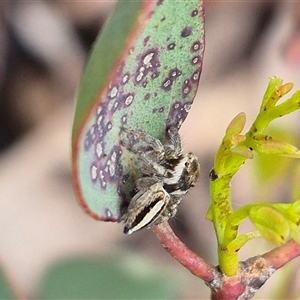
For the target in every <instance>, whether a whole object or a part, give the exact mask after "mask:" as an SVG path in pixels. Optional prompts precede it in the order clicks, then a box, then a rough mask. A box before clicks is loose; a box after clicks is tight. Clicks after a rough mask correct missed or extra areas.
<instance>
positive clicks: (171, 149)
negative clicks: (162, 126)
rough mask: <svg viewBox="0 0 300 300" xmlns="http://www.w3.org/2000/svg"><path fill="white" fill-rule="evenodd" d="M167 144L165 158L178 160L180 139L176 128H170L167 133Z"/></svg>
mask: <svg viewBox="0 0 300 300" xmlns="http://www.w3.org/2000/svg"><path fill="white" fill-rule="evenodd" d="M167 134H168V140H169V144H168V145H166V146H165V150H166V156H167V157H169V158H175V159H176V158H178V157H179V156H180V155H181V152H182V145H181V137H180V134H179V132H178V130H177V128H176V127H170V128H169V129H168V131H167Z"/></svg>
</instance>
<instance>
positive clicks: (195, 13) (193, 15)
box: [191, 9, 199, 17]
mask: <svg viewBox="0 0 300 300" xmlns="http://www.w3.org/2000/svg"><path fill="white" fill-rule="evenodd" d="M198 12H199V11H198V9H195V10H193V11H192V13H191V16H192V17H196V16H197V15H198Z"/></svg>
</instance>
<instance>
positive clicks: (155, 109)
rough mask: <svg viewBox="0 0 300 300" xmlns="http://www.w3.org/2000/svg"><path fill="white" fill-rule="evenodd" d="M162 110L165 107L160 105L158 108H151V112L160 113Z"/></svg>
mask: <svg viewBox="0 0 300 300" xmlns="http://www.w3.org/2000/svg"><path fill="white" fill-rule="evenodd" d="M164 110H165V107H164V106H162V107H159V108H153V110H152V112H153V113H162V112H164Z"/></svg>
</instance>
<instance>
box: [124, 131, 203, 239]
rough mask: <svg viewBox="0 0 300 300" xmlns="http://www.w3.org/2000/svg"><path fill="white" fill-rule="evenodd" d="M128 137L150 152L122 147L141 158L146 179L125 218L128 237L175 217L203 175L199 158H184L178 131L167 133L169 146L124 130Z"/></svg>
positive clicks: (187, 155) (138, 180) (139, 180)
mask: <svg viewBox="0 0 300 300" xmlns="http://www.w3.org/2000/svg"><path fill="white" fill-rule="evenodd" d="M123 131H124V132H125V133H126V134H127V135H129V136H130V135H131V137H133V138H134V139H135V140H136V141H138V142H142V143H144V144H145V145H146V146H148V148H150V150H148V151H146V150H141V148H138V147H137V146H136V145H130V143H129V142H128V140H123V141H122V144H123V146H124V147H126V148H127V149H128V150H129V151H131V152H133V153H134V154H136V155H137V156H138V158H139V160H138V162H139V163H140V165H139V166H138V167H139V169H140V171H141V173H142V174H143V177H141V178H139V179H137V181H136V190H137V193H136V194H135V195H134V197H133V198H132V200H131V202H130V203H129V206H128V208H127V211H126V212H125V213H124V215H123V216H122V218H121V220H122V221H124V230H123V232H124V233H125V234H131V233H133V232H135V231H137V230H140V229H143V228H151V227H153V226H155V225H158V224H160V223H163V222H165V221H167V220H168V219H170V218H172V217H174V216H175V214H176V212H177V207H178V205H179V204H180V203H181V200H182V196H183V195H185V194H186V193H187V191H188V190H189V189H190V187H193V186H194V185H195V183H196V181H197V179H198V177H199V174H200V164H199V162H198V159H197V157H196V156H195V154H193V153H191V152H189V153H187V154H182V146H181V138H180V135H179V133H178V131H177V129H176V128H175V127H170V128H169V129H168V131H167V133H168V137H167V143H166V145H163V144H162V143H161V141H160V140H158V139H155V138H154V137H152V136H150V135H148V134H146V133H144V132H142V131H135V130H130V129H127V128H123Z"/></svg>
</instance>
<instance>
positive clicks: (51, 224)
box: [0, 1, 300, 299]
mask: <svg viewBox="0 0 300 300" xmlns="http://www.w3.org/2000/svg"><path fill="white" fill-rule="evenodd" d="M204 2H205V8H206V51H205V57H204V67H203V70H202V76H201V81H200V88H199V91H198V95H197V97H196V99H195V102H194V105H193V107H192V109H191V111H190V113H189V116H188V118H187V120H186V121H185V123H184V124H183V126H182V129H181V134H182V137H183V141H184V148H185V149H186V150H188V151H194V152H195V153H196V154H197V155H198V156H199V160H200V162H201V167H202V174H201V178H200V180H199V183H198V184H197V187H195V188H193V189H192V190H191V191H190V193H189V195H188V196H187V197H186V198H185V200H184V203H183V204H182V205H181V206H180V210H179V214H178V215H177V217H176V219H175V220H172V221H171V225H172V226H173V227H174V228H175V230H176V233H178V235H179V237H180V238H181V239H182V240H183V241H184V242H185V243H186V244H187V245H188V246H189V247H190V248H191V249H192V250H194V251H195V252H197V253H199V254H200V255H201V256H203V257H204V258H205V259H207V260H209V261H210V262H211V263H212V264H217V258H216V250H215V249H216V242H215V238H214V232H213V228H212V224H211V223H210V222H209V221H206V220H205V219H204V216H205V213H206V210H207V209H208V206H209V180H208V173H209V171H210V169H211V167H212V164H213V156H214V153H215V152H216V150H217V147H218V146H219V143H220V141H221V139H222V137H223V134H224V130H225V128H226V126H227V125H228V123H229V122H230V121H231V119H232V118H233V117H234V116H235V115H237V114H238V113H239V112H241V111H244V112H245V113H246V115H247V125H246V126H249V125H250V124H251V122H252V121H253V120H254V118H255V116H256V113H257V111H258V109H259V106H260V101H261V99H262V96H263V93H264V91H265V88H266V86H267V83H268V79H269V77H271V76H278V77H280V78H282V79H284V81H285V82H289V81H291V82H293V83H294V84H295V90H298V89H300V3H299V2H288V1H255V2H254V1H253V2H245V1H234V2H228V1H217V2H213V1H204ZM114 4H115V1H96V2H77V1H74V2H64V1H51V2H44V1H39V2H23V1H6V2H0V262H1V265H2V268H3V269H4V272H5V274H6V275H7V276H8V278H9V279H8V280H9V282H10V284H11V285H13V286H14V288H15V291H17V293H18V295H19V297H20V298H23V297H28V298H62V297H65V298H67V297H68V298H72V297H73V298H81V299H83V298H100V299H105V298H106V299H107V298H109V297H111V298H117V297H118V296H117V294H113V296H109V295H110V294H106V293H105V290H106V291H107V290H109V289H111V290H115V289H116V286H119V287H120V286H122V287H123V285H124V287H123V288H124V289H128V290H129V291H128V294H124V293H125V292H124V291H123V292H122V289H121V290H120V293H121V296H119V299H121V298H126V297H127V298H139V299H142V298H149V297H150V296H149V294H148V296H147V295H146V294H145V296H142V294H141V293H142V291H140V290H144V291H145V290H146V289H147V288H148V289H150V292H151V291H152V293H153V289H154V286H155V288H157V290H159V291H160V290H161V294H159V293H158V294H155V293H154V294H150V295H152V296H151V298H153V299H154V298H155V299H208V297H209V291H208V289H207V287H206V286H205V285H204V284H203V283H202V282H201V281H200V280H198V279H197V278H196V277H194V276H193V275H191V274H189V273H188V271H186V270H185V269H184V268H183V267H181V266H180V265H179V264H178V263H177V262H176V261H174V260H173V259H172V258H170V257H169V256H168V254H167V253H165V251H164V250H163V248H162V246H161V245H160V244H159V242H158V240H157V239H156V238H155V236H154V235H153V233H152V232H151V231H147V232H143V233H136V234H134V235H132V236H124V234H123V233H122V226H121V225H120V224H115V223H103V222H97V221H95V220H93V219H92V218H90V217H89V216H87V215H86V214H85V213H84V212H83V211H82V209H81V208H80V207H79V205H78V204H77V200H76V197H75V195H74V192H73V188H72V181H71V169H70V153H71V150H70V132H71V126H72V116H73V110H74V99H75V96H76V89H77V86H78V83H79V80H80V76H81V74H82V72H83V68H84V65H85V62H86V59H87V55H88V51H89V49H90V47H91V45H92V43H93V41H94V40H95V38H96V36H97V34H98V32H99V30H100V29H101V27H102V26H103V24H104V23H105V20H106V18H107V17H108V16H109V14H110V13H111V12H112V10H113V7H114ZM299 118H300V113H299V112H296V113H294V114H293V115H291V116H288V117H285V118H284V119H283V120H280V122H278V123H276V125H278V126H281V128H284V130H281V131H280V130H278V128H276V127H274V132H277V133H278V134H281V135H283V136H286V137H288V139H290V140H292V141H293V142H294V143H295V144H296V145H298V147H299V146H300V142H299V135H298V132H299V128H300V126H299V125H300V124H299ZM247 128H248V127H247ZM255 161H259V158H257V160H256V159H254V162H252V161H251V162H248V163H247V164H246V165H245V167H244V168H243V169H242V170H241V171H240V172H239V173H238V175H237V176H236V177H235V178H234V182H233V200H234V204H235V206H236V207H238V206H239V205H242V204H244V203H247V202H253V201H281V202H285V201H286V202H288V201H291V200H295V199H294V198H293V197H295V195H296V192H295V193H294V194H293V190H292V183H297V182H299V180H300V179H299V180H298V179H297V178H300V175H298V177H297V174H299V170H297V166H298V165H299V163H298V162H297V161H295V160H293V161H292V160H287V159H286V160H282V161H279V162H278V166H274V169H272V170H271V172H266V174H264V172H256V173H255V171H254V166H255V164H256V163H257V162H255ZM288 167H291V168H292V169H290V168H289V169H288ZM276 168H278V170H279V172H277V170H276ZM298 169H299V167H298ZM258 170H261V169H259V168H258ZM287 170H289V172H288V173H286V172H285V171H287ZM276 172H277V173H278V174H279V175H278V176H277V177H276V178H274V176H273V177H272V178H271V179H270V178H269V177H268V175H270V174H271V173H276ZM297 172H298V173H297ZM294 174H296V175H294ZM297 180H298V181H297ZM298 196H299V195H298ZM269 249H271V246H270V245H268V244H267V243H266V242H264V241H262V240H259V239H257V240H255V241H251V242H250V243H249V244H248V245H247V246H245V247H244V248H243V250H242V251H241V259H246V258H248V257H249V256H254V255H257V254H259V253H262V252H265V251H267V250H269ZM299 262H300V260H299V259H296V260H295V261H294V262H292V263H290V264H289V265H287V266H285V267H284V268H283V269H282V270H280V271H279V272H277V273H276V274H275V275H273V277H272V278H271V279H270V280H269V282H267V284H266V286H265V287H263V288H262V289H261V291H259V293H258V294H257V295H256V297H255V299H266V298H268V299H270V297H271V298H273V299H275V298H278V299H288V298H294V299H295V298H299V297H300V290H299V286H300V279H299V278H300V276H297V272H298V273H299V271H298V270H297V268H296V266H297V265H299ZM87 265H90V268H87V267H86V266H87ZM95 266H97V267H95ZM116 266H118V267H120V268H121V269H122V271H120V269H118V268H117V267H116ZM115 267H116V268H115ZM93 268H94V269H93ZM100 271H101V272H104V273H101V272H100ZM100 273H101V274H102V275H101V274H100ZM103 274H104V275H103ZM137 274H138V277H139V279H138V280H140V278H141V277H142V278H144V279H145V280H146V281H147V283H148V284H147V285H145V283H144V282H139V283H137V282H136V281H135V280H134V279H132V282H128V283H127V282H125V281H124V280H125V279H124V278H127V279H128V278H129V277H130V276H133V277H134V276H137ZM164 274H166V275H164ZM119 275H120V277H118V276H119ZM298 275H300V274H298ZM101 276H104V277H103V281H101V280H100V279H99V278H102V277H101ZM122 276H123V277H122ZM160 276H162V278H163V279H161V280H158V279H159V278H160ZM91 278H96V280H95V282H91V281H92V280H91ZM85 279H86V280H87V285H90V286H84V285H83V286H82V287H81V286H80V287H79V285H80V282H84V280H85ZM55 280H56V281H55ZM64 280H66V281H64ZM68 280H69V281H68ZM72 280H74V281H72ZM164 280H165V281H164ZM297 280H298V282H297ZM59 282H60V284H61V285H59ZM175 283H176V284H175ZM92 286H93V287H92ZM76 287H77V289H76ZM95 287H96V288H98V290H97V292H95V293H96V294H92V293H91V291H92V290H93V288H95ZM72 288H73V290H72ZM68 289H69V290H68ZM70 290H72V291H70ZM55 292H57V293H56V294H55ZM68 293H69V294H68ZM72 293H73V294H72ZM122 293H123V294H122ZM130 293H131V294H130ZM122 295H123V296H122ZM124 295H127V296H124ZM130 295H131V296H130ZM134 295H135V296H134Z"/></svg>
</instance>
